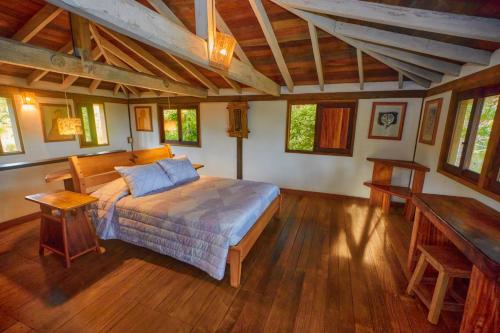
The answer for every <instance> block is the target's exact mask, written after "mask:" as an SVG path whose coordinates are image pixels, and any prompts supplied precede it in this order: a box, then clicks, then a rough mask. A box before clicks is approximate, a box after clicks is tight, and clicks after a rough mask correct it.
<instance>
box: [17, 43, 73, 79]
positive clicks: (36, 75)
mask: <svg viewBox="0 0 500 333" xmlns="http://www.w3.org/2000/svg"><path fill="white" fill-rule="evenodd" d="M57 52H62V53H71V52H73V41H72V40H70V41H69V42H67V43H66V44H64V46H63V47H61V48H60V49H59V50H57ZM48 73H49V72H48V71H42V70H39V69H37V70H34V71H33V72H31V74H30V75H28V77H27V78H26V82H28V85H30V86H31V85H32V84H33V83H35V82H37V81H40V80H41V79H42V78H43V77H44V76H45V75H47V74H48Z"/></svg>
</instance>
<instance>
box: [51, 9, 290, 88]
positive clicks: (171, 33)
mask: <svg viewBox="0 0 500 333" xmlns="http://www.w3.org/2000/svg"><path fill="white" fill-rule="evenodd" d="M47 1H48V2H50V3H52V4H54V5H57V6H59V7H62V8H65V9H67V10H69V11H71V12H74V13H76V14H79V15H81V16H84V17H86V18H88V19H89V20H91V21H94V22H96V23H98V24H101V25H104V26H106V27H107V28H110V29H112V30H115V31H118V32H120V33H122V34H124V35H127V36H128V37H131V38H134V39H137V40H139V41H141V42H143V43H145V44H148V45H151V46H154V47H156V48H158V49H161V50H163V51H166V52H168V53H171V54H173V55H175V56H178V57H180V58H182V59H184V60H188V61H191V62H193V63H195V64H197V65H199V66H202V67H204V68H207V69H209V70H212V71H214V72H216V73H220V74H222V75H226V76H228V77H229V78H230V79H233V80H235V81H238V82H241V83H244V84H246V85H248V86H250V87H253V88H255V89H258V90H260V91H263V92H265V93H267V94H270V95H274V96H279V95H280V86H279V85H278V84H277V83H276V82H274V81H272V80H271V79H269V78H268V77H266V76H265V75H263V74H262V73H260V72H258V71H257V70H255V69H254V68H252V67H250V66H249V65H247V64H245V63H243V62H241V61H239V60H238V59H235V58H233V60H232V62H231V65H230V67H229V69H228V70H227V71H223V70H218V69H215V68H213V67H211V66H210V65H209V60H208V52H207V43H206V41H204V40H203V39H201V38H199V37H198V36H196V35H195V34H192V33H190V32H188V31H186V29H184V28H182V27H179V26H178V25H176V24H175V23H173V22H171V21H168V20H165V18H164V17H163V16H161V15H160V14H158V13H156V12H154V11H152V10H150V9H148V8H146V7H145V6H143V5H141V4H139V3H137V2H136V1H131V0H107V1H102V0H47Z"/></svg>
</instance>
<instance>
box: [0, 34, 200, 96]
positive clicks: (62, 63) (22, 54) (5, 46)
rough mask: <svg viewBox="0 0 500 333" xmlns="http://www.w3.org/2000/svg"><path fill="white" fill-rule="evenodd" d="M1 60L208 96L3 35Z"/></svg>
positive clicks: (18, 64) (100, 78)
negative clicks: (6, 37)
mask: <svg viewBox="0 0 500 333" xmlns="http://www.w3.org/2000/svg"><path fill="white" fill-rule="evenodd" d="M0 62H4V63H8V64H11V65H16V66H22V67H29V68H35V69H41V70H47V71H51V72H56V73H63V74H67V75H75V76H80V77H86V78H89V79H95V80H102V81H109V82H114V83H121V84H125V85H132V86H137V87H142V88H145V89H152V90H159V91H164V92H170V93H176V94H181V95H188V96H198V97H206V96H207V91H206V90H203V89H199V88H195V87H191V86H189V85H186V84H181V83H177V82H173V81H168V80H162V79H159V78H157V77H153V76H150V75H145V74H141V73H134V72H129V71H126V70H122V69H118V68H115V67H112V66H109V65H104V64H102V63H98V62H91V61H87V62H82V61H81V59H79V58H76V57H72V56H69V55H67V54H64V53H59V52H55V51H51V50H48V49H44V48H39V47H35V46H31V45H26V44H22V43H19V42H15V41H12V40H10V39H5V38H0Z"/></svg>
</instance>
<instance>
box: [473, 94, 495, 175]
mask: <svg viewBox="0 0 500 333" xmlns="http://www.w3.org/2000/svg"><path fill="white" fill-rule="evenodd" d="M498 97H499V95H497V96H489V97H486V98H485V99H484V100H483V105H482V108H481V116H480V118H479V124H478V127H477V131H476V133H475V138H471V140H473V142H474V146H473V149H472V155H471V159H470V164H469V166H468V168H469V170H471V171H474V172H476V173H481V168H482V167H483V161H484V155H485V154H486V148H487V147H488V142H489V141H490V135H491V129H492V128H493V121H494V120H495V113H496V111H497V106H498Z"/></svg>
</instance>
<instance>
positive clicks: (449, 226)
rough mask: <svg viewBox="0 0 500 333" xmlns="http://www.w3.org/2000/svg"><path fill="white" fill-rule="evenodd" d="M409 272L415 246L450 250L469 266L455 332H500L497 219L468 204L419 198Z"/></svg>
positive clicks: (492, 212) (464, 200)
mask: <svg viewBox="0 0 500 333" xmlns="http://www.w3.org/2000/svg"><path fill="white" fill-rule="evenodd" d="M412 200H413V203H414V204H415V207H416V212H415V221H414V224H413V231H412V236H411V243H410V249H409V254H408V271H409V272H410V273H411V272H413V270H414V268H415V262H416V260H417V258H418V255H419V253H417V252H418V250H417V246H418V245H420V244H427V245H442V246H454V247H456V248H457V249H458V250H459V251H460V252H462V253H463V254H464V255H465V257H467V259H469V261H470V262H472V264H473V268H472V276H471V280H470V284H469V290H468V293H467V299H466V302H465V309H464V314H463V317H462V324H461V327H460V332H462V333H465V332H491V333H493V332H498V328H499V327H500V213H499V212H497V211H496V210H494V209H492V208H490V207H488V206H486V205H484V204H482V203H480V202H479V201H477V200H474V199H472V198H464V197H453V196H444V195H437V194H424V193H419V194H415V195H414V196H413V199H412Z"/></svg>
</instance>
